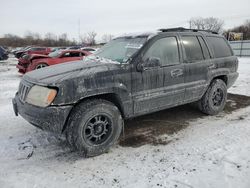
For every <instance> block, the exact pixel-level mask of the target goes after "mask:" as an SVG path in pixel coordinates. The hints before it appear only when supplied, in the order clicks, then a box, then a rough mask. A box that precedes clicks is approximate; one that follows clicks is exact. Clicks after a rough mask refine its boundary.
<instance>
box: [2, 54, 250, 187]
mask: <svg viewBox="0 0 250 188" xmlns="http://www.w3.org/2000/svg"><path fill="white" fill-rule="evenodd" d="M239 60H240V63H239V73H240V77H239V79H238V80H237V82H236V83H235V85H234V86H233V87H232V88H231V89H230V90H229V92H230V94H229V96H228V102H227V106H226V108H225V110H224V112H223V113H220V114H219V115H217V116H205V115H203V114H202V113H200V112H199V111H197V110H196V109H194V108H193V107H192V106H190V105H184V106H180V107H177V108H173V109H168V110H164V111H161V112H157V113H154V114H151V115H147V116H142V117H139V118H135V119H132V120H129V121H126V122H125V131H124V134H123V135H121V139H120V142H119V144H118V145H117V146H115V147H113V148H112V149H111V151H109V152H108V153H105V154H103V155H101V156H98V157H94V158H87V159H86V158H81V157H79V156H78V155H77V153H75V152H73V151H71V150H70V148H69V146H68V145H67V143H66V141H65V138H64V137H58V136H56V135H53V134H51V133H46V132H43V131H41V130H39V129H37V128H35V127H33V126H31V125H30V124H29V123H27V122H26V121H25V120H24V119H22V118H21V117H15V116H14V113H13V110H12V104H11V99H12V97H13V96H14V94H15V92H16V90H17V87H18V84H19V81H20V79H21V77H22V76H21V75H20V74H18V73H17V70H16V68H15V64H16V63H17V60H16V59H15V58H9V60H7V61H4V62H0V187H39V188H40V187H84V188H85V187H183V188H186V187H187V188H190V187H196V188H201V187H202V188H208V187H209V188H211V187H214V188H218V187H232V188H236V187H237V188H238V187H239V188H249V187H250V179H249V177H250V58H240V59H239Z"/></svg>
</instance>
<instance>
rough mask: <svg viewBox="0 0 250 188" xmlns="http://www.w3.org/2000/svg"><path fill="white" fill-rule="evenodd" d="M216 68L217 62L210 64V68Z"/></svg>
mask: <svg viewBox="0 0 250 188" xmlns="http://www.w3.org/2000/svg"><path fill="white" fill-rule="evenodd" d="M214 68H216V65H215V64H213V63H212V64H210V65H208V69H214Z"/></svg>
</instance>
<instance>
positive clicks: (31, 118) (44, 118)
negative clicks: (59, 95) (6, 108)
mask: <svg viewBox="0 0 250 188" xmlns="http://www.w3.org/2000/svg"><path fill="white" fill-rule="evenodd" d="M12 104H13V109H14V112H15V114H16V115H18V114H20V115H21V116H22V117H23V118H24V119H25V120H27V121H28V122H29V123H31V124H32V125H34V126H36V127H38V128H40V129H42V130H46V131H50V132H55V133H62V131H63V127H64V125H65V123H66V120H67V117H68V115H69V113H70V111H71V109H72V107H73V106H71V105H69V106H48V107H37V106H34V105H31V104H28V103H25V102H24V103H23V102H21V101H20V99H19V97H18V94H16V96H15V98H14V99H13V100H12Z"/></svg>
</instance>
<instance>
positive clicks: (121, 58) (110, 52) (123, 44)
mask: <svg viewBox="0 0 250 188" xmlns="http://www.w3.org/2000/svg"><path fill="white" fill-rule="evenodd" d="M146 40H147V37H135V38H132V37H124V38H117V39H114V40H112V41H110V42H109V43H108V44H106V45H105V46H103V47H102V48H100V49H99V50H98V52H96V53H95V55H96V56H98V57H103V58H107V59H111V60H113V61H118V62H120V63H124V62H126V61H127V60H128V59H129V58H130V57H131V56H132V55H133V54H134V53H135V52H137V51H138V50H139V49H140V48H141V47H142V46H143V44H144V43H145V42H146Z"/></svg>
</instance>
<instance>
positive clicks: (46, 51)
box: [15, 46, 51, 58]
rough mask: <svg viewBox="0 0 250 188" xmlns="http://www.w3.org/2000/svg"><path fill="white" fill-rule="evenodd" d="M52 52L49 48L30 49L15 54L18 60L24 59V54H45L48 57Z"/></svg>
mask: <svg viewBox="0 0 250 188" xmlns="http://www.w3.org/2000/svg"><path fill="white" fill-rule="evenodd" d="M50 52H51V48H48V47H37V46H36V47H35V46H34V47H28V48H25V49H24V50H20V51H17V52H16V53H15V57H16V58H20V57H22V56H23V55H24V54H43V55H48V54H49V53H50Z"/></svg>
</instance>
